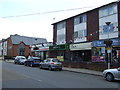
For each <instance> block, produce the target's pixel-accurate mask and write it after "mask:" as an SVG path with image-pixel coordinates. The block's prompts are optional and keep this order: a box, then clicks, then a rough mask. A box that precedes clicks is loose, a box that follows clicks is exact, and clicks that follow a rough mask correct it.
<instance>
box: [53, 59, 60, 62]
mask: <svg viewBox="0 0 120 90" xmlns="http://www.w3.org/2000/svg"><path fill="white" fill-rule="evenodd" d="M52 61H53V62H61V61H60V60H58V59H53V60H52Z"/></svg>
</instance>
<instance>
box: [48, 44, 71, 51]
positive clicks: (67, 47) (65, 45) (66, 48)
mask: <svg viewBox="0 0 120 90" xmlns="http://www.w3.org/2000/svg"><path fill="white" fill-rule="evenodd" d="M69 49H70V45H69V44H64V45H53V46H49V50H69Z"/></svg>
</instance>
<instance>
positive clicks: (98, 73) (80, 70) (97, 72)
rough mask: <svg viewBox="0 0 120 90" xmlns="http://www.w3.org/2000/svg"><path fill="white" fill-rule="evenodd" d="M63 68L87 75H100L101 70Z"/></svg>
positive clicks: (11, 61)
mask: <svg viewBox="0 0 120 90" xmlns="http://www.w3.org/2000/svg"><path fill="white" fill-rule="evenodd" d="M5 61H6V62H8V63H13V62H14V60H5ZM63 70H65V71H69V72H76V73H83V74H89V75H95V76H102V72H100V71H94V70H88V69H81V68H69V67H63Z"/></svg>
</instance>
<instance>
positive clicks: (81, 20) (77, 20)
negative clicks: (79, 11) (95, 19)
mask: <svg viewBox="0 0 120 90" xmlns="http://www.w3.org/2000/svg"><path fill="white" fill-rule="evenodd" d="M85 22H86V15H80V16H77V17H75V19H74V25H77V24H80V23H85Z"/></svg>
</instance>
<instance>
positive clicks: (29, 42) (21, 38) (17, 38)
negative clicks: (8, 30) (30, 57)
mask: <svg viewBox="0 0 120 90" xmlns="http://www.w3.org/2000/svg"><path fill="white" fill-rule="evenodd" d="M11 40H12V44H20V43H21V42H24V43H25V45H33V44H38V43H46V42H47V40H46V39H45V38H34V37H26V36H20V35H11Z"/></svg>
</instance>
